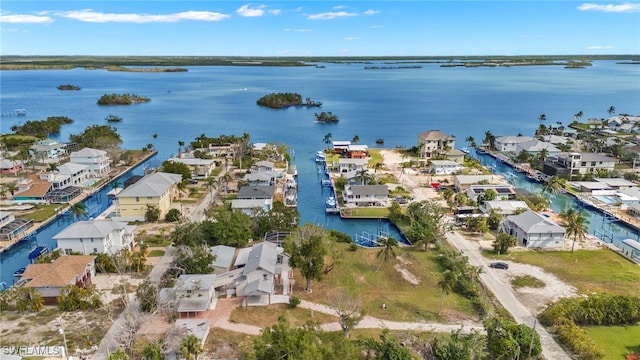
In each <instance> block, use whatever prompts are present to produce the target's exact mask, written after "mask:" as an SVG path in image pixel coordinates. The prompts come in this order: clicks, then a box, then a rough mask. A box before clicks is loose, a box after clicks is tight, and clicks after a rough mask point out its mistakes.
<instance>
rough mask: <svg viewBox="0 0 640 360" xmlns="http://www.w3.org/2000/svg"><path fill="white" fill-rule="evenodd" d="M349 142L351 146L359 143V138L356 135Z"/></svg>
mask: <svg viewBox="0 0 640 360" xmlns="http://www.w3.org/2000/svg"><path fill="white" fill-rule="evenodd" d="M351 142H352V143H353V144H357V143H359V142H360V136H358V135H357V134H356V135H355V136H354V137H353V139H351Z"/></svg>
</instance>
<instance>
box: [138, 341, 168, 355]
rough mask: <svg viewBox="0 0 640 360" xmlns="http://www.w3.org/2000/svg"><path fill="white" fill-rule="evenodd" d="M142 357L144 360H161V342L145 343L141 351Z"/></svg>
mask: <svg viewBox="0 0 640 360" xmlns="http://www.w3.org/2000/svg"><path fill="white" fill-rule="evenodd" d="M142 356H144V359H145V360H162V359H163V358H164V356H163V355H162V342H161V341H160V340H153V341H150V342H149V343H147V345H146V346H145V347H144V348H143V349H142Z"/></svg>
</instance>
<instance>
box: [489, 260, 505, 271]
mask: <svg viewBox="0 0 640 360" xmlns="http://www.w3.org/2000/svg"><path fill="white" fill-rule="evenodd" d="M489 267H490V268H494V269H503V270H506V269H508V268H509V264H507V263H505V262H501V261H498V262H492V263H491V264H489Z"/></svg>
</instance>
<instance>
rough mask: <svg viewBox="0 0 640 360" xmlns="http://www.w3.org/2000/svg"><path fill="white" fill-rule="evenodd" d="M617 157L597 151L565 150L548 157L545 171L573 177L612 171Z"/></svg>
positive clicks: (568, 177) (563, 176)
mask: <svg viewBox="0 0 640 360" xmlns="http://www.w3.org/2000/svg"><path fill="white" fill-rule="evenodd" d="M615 164H616V159H614V158H612V157H609V156H605V155H600V154H596V153H579V152H563V153H559V154H558V155H557V156H555V157H548V158H547V159H546V160H545V162H544V169H543V172H544V173H545V174H547V175H549V176H558V177H561V178H566V179H573V178H576V177H578V176H582V175H585V174H596V173H597V172H598V170H604V171H607V172H611V171H613V170H614V166H615Z"/></svg>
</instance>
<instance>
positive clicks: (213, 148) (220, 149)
mask: <svg viewBox="0 0 640 360" xmlns="http://www.w3.org/2000/svg"><path fill="white" fill-rule="evenodd" d="M206 150H207V153H209V155H211V156H212V157H214V158H221V157H232V156H233V154H234V153H236V151H237V150H238V145H237V144H209V147H208V148H207V149H206Z"/></svg>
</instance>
